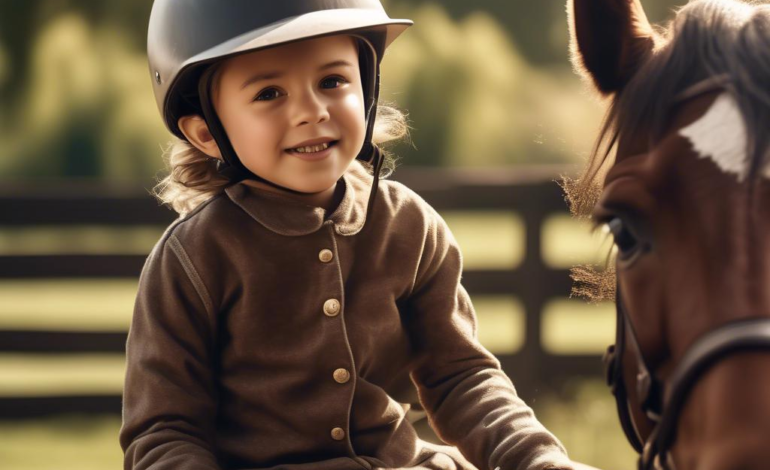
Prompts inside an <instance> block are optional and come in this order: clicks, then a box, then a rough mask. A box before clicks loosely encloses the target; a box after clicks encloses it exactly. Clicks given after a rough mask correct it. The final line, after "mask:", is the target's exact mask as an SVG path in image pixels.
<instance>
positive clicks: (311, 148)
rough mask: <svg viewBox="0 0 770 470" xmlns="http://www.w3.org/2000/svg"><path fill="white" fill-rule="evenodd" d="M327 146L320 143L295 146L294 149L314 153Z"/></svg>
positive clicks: (299, 151) (298, 151)
mask: <svg viewBox="0 0 770 470" xmlns="http://www.w3.org/2000/svg"><path fill="white" fill-rule="evenodd" d="M328 148H329V144H328V143H326V144H320V145H308V146H307V147H298V148H295V149H294V151H295V152H297V153H315V152H320V151H322V150H326V149H328Z"/></svg>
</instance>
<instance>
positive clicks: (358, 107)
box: [342, 93, 364, 116]
mask: <svg viewBox="0 0 770 470" xmlns="http://www.w3.org/2000/svg"><path fill="white" fill-rule="evenodd" d="M342 105H343V106H344V107H345V111H346V112H349V113H351V114H353V115H359V116H363V115H364V103H363V99H361V97H360V96H358V94H357V93H350V94H349V95H348V96H346V97H345V99H344V100H343V102H342Z"/></svg>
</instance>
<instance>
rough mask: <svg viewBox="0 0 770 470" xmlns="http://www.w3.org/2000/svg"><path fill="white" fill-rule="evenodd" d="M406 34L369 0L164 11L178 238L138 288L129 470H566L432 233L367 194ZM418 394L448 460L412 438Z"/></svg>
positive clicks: (408, 200)
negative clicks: (384, 74) (389, 52)
mask: <svg viewBox="0 0 770 470" xmlns="http://www.w3.org/2000/svg"><path fill="white" fill-rule="evenodd" d="M410 24H411V22H409V21H407V20H393V19H390V18H389V17H388V16H387V15H386V13H385V12H384V10H383V9H382V6H381V5H380V3H379V1H377V0H334V1H331V0H281V1H280V2H272V1H271V2H259V1H255V0H227V1H222V0H156V1H155V5H154V7H153V13H152V17H151V20H150V32H149V47H148V50H149V57H150V66H151V73H152V76H153V80H154V85H155V92H156V97H157V100H158V104H159V107H160V111H161V114H162V115H163V117H164V120H165V121H166V124H167V126H168V127H169V129H170V130H171V131H172V132H173V133H174V134H175V135H176V136H178V137H180V138H181V139H182V140H180V141H179V142H178V143H177V144H175V146H174V148H173V149H172V150H171V160H170V165H171V174H170V176H169V177H168V178H166V180H165V181H164V182H163V183H162V185H161V186H160V188H159V191H158V194H159V196H160V197H161V198H162V200H164V201H165V202H167V203H170V204H171V205H173V207H174V208H175V209H176V210H178V211H179V212H180V214H181V217H180V219H178V220H177V221H176V222H174V224H172V225H171V226H170V227H169V229H168V230H167V231H166V233H165V234H164V236H163V237H162V238H161V240H160V241H159V242H158V244H157V245H156V246H155V248H154V249H153V252H152V253H151V254H150V256H149V258H148V259H147V263H146V265H145V267H144V270H143V272H142V275H141V278H140V282H139V293H138V298H137V303H136V309H135V312H134V318H133V322H132V325H131V330H130V334H129V339H128V344H127V374H126V382H125V391H124V407H123V427H122V429H121V434H120V443H121V446H122V447H123V450H124V451H125V468H126V469H220V468H223V469H256V468H273V469H278V468H280V469H320V470H323V469H334V470H346V469H350V470H353V469H361V468H364V469H372V468H420V469H463V470H464V469H475V468H481V469H493V468H496V467H500V468H501V469H505V470H514V469H519V470H524V469H546V468H548V469H555V468H558V469H567V468H572V466H571V464H570V462H569V460H568V459H567V457H566V455H565V453H564V450H563V448H562V446H561V444H560V443H559V442H558V441H557V440H556V439H555V438H554V437H553V436H552V435H551V434H550V433H549V432H548V431H546V430H545V429H544V428H543V426H542V425H541V424H540V423H539V422H538V421H537V420H536V419H535V417H534V416H533V414H532V411H531V410H530V408H528V407H527V406H526V405H525V404H524V403H523V402H522V401H521V400H520V399H519V398H518V397H517V396H516V393H515V391H514V388H513V386H512V385H511V382H510V381H509V379H508V378H507V377H506V376H505V374H504V373H503V372H501V370H500V368H499V363H498V362H497V360H495V358H494V357H493V356H492V355H491V354H490V353H489V352H487V351H486V350H485V349H484V348H483V347H482V346H481V345H480V344H479V343H478V342H477V340H476V323H475V315H474V312H473V308H472V306H471V303H470V299H469V298H468V295H467V294H466V292H465V290H464V289H463V288H462V287H461V286H460V284H459V280H460V275H461V272H462V267H461V256H460V253H459V251H458V248H457V244H456V243H455V241H454V239H453V238H452V235H451V234H450V232H449V230H448V229H447V227H446V225H445V224H444V222H443V220H442V219H441V218H440V217H439V216H438V214H436V212H435V211H434V210H433V209H431V208H430V207H429V206H428V205H427V204H426V203H425V202H424V201H423V200H422V199H420V198H419V197H418V196H417V195H415V194H414V193H412V192H411V191H409V190H408V189H407V188H405V187H404V186H401V185H399V184H397V183H393V182H388V181H384V182H382V183H381V184H379V185H378V180H379V178H378V175H379V174H380V168H381V166H382V163H383V160H384V155H383V153H382V151H381V150H380V149H379V148H378V147H377V145H376V144H375V143H374V142H381V141H382V140H384V139H385V138H386V137H388V136H390V137H397V136H399V135H400V134H403V131H404V129H405V126H404V124H403V117H402V116H401V115H400V114H398V113H397V112H395V111H393V110H387V112H385V111H383V110H384V108H380V109H379V110H378V107H377V96H378V88H379V64H380V60H381V58H382V54H383V53H384V51H385V49H386V47H387V46H388V45H389V44H390V43H391V42H392V41H393V40H394V39H395V38H396V37H397V36H398V35H399V34H400V33H401V32H403V31H404V30H405V29H406V28H407V27H408V26H409V25H410ZM378 113H379V114H378ZM383 117H384V119H379V118H383ZM375 118H378V119H377V129H378V132H375ZM383 136H384V137H383ZM356 160H360V161H363V162H365V163H366V164H367V165H368V166H369V167H370V170H371V171H373V173H374V175H375V177H374V178H372V176H371V175H370V174H369V173H368V172H367V171H366V167H365V166H364V164H362V163H361V162H359V161H356ZM412 383H414V385H416V387H417V390H418V391H419V399H420V402H421V404H422V406H423V407H424V408H425V410H426V411H427V412H428V416H429V418H430V420H431V423H432V424H433V426H434V427H435V429H436V430H437V432H438V434H439V435H440V436H441V437H442V439H443V440H444V441H446V442H448V443H450V444H453V445H456V446H457V448H455V447H450V446H438V445H432V444H429V443H426V442H424V441H422V440H420V439H418V437H417V435H416V433H415V431H414V428H413V427H412V425H411V423H410V422H409V421H408V420H406V419H405V415H406V412H407V410H408V409H409V406H410V405H409V403H413V402H414V399H413V398H414V397H413V396H412V395H411V394H410V391H412V390H413V386H412ZM458 448H459V450H460V451H461V452H462V454H461V453H460V451H458Z"/></svg>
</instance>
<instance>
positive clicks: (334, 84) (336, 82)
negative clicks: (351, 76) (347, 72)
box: [321, 77, 348, 89]
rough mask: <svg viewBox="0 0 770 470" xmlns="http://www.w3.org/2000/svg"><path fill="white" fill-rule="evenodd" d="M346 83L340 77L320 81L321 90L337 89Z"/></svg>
mask: <svg viewBox="0 0 770 470" xmlns="http://www.w3.org/2000/svg"><path fill="white" fill-rule="evenodd" d="M346 83H348V81H347V80H345V79H344V78H342V77H329V78H324V79H323V80H322V81H321V88H325V89H332V88H339V87H341V86H342V85H344V84H346Z"/></svg>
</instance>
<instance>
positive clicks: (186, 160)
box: [152, 105, 409, 216]
mask: <svg viewBox="0 0 770 470" xmlns="http://www.w3.org/2000/svg"><path fill="white" fill-rule="evenodd" d="M408 135H409V125H408V123H407V117H406V114H405V113H403V112H402V111H400V110H399V109H397V108H395V107H393V106H390V105H379V106H378V107H377V119H376V120H375V122H374V133H373V135H372V142H373V143H374V144H375V145H376V146H377V147H378V148H380V149H381V150H383V155H384V156H385V162H384V163H383V165H382V166H383V169H382V172H381V173H380V175H381V176H382V177H383V178H387V177H388V176H390V174H391V173H393V170H395V168H396V159H395V157H394V156H393V155H392V154H391V153H390V152H387V151H386V150H385V149H383V145H384V144H386V143H390V142H394V141H397V140H400V139H402V138H405V137H407V136H408ZM163 159H164V161H165V163H166V168H167V170H168V176H166V177H164V178H162V179H161V180H160V181H159V182H158V184H157V185H156V186H155V187H154V188H153V191H152V193H153V195H154V196H155V197H156V198H157V199H158V200H159V201H160V202H161V203H163V204H168V205H169V206H171V207H172V208H173V209H174V210H175V211H176V212H177V213H179V215H180V216H184V215H186V214H188V213H189V212H190V211H192V210H193V209H195V208H196V207H198V206H199V205H200V204H201V203H203V202H205V201H207V200H209V199H211V198H212V197H214V196H216V195H218V194H220V193H221V192H222V191H224V190H225V188H227V187H228V186H230V185H232V181H231V180H230V179H229V178H227V177H225V176H223V175H221V174H220V173H219V170H218V162H219V160H218V159H216V158H213V157H210V156H208V155H206V154H205V153H203V152H201V151H200V150H198V149H197V148H196V147H195V146H193V145H192V144H190V143H189V142H187V141H186V140H182V139H179V138H175V140H173V141H171V142H169V144H168V147H167V148H166V150H165V151H164V153H163ZM368 167H369V169H370V171H371V165H368Z"/></svg>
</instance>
